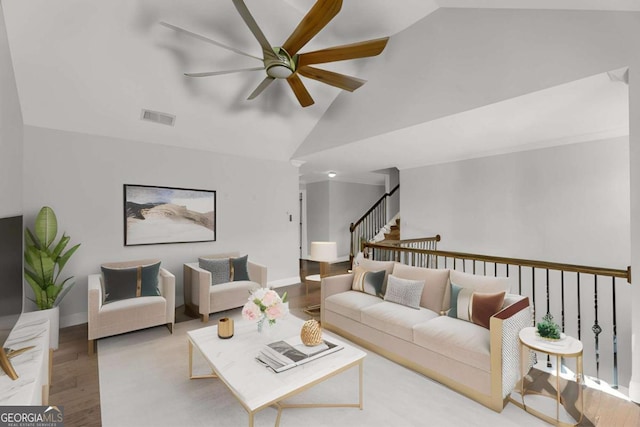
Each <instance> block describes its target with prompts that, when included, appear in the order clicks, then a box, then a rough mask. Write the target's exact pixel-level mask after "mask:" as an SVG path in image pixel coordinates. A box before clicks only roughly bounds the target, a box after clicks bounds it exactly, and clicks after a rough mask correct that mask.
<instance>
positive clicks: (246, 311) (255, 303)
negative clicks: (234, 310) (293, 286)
mask: <svg viewBox="0 0 640 427" xmlns="http://www.w3.org/2000/svg"><path fill="white" fill-rule="evenodd" d="M286 301H287V293H286V292H285V293H284V295H283V296H282V298H281V297H280V295H278V293H277V292H276V291H274V290H273V289H266V288H259V289H256V290H254V291H253V292H252V293H251V295H250V296H249V299H248V301H247V303H246V304H245V305H244V307H242V317H244V318H245V319H247V320H251V321H257V322H258V331H260V330H261V329H262V325H263V323H264V321H265V319H266V320H267V321H268V322H269V324H270V325H273V324H275V323H276V320H278V319H282V318H283V317H284V316H285V315H286V314H287V313H288V312H289V309H288V307H287V305H286V304H285V303H286Z"/></svg>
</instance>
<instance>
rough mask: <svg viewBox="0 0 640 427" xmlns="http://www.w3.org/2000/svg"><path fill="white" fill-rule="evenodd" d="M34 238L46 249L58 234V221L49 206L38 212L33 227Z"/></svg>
mask: <svg viewBox="0 0 640 427" xmlns="http://www.w3.org/2000/svg"><path fill="white" fill-rule="evenodd" d="M35 231H36V236H38V239H40V242H42V245H43V246H44V247H45V248H48V247H49V246H50V245H51V243H53V241H54V240H55V238H56V234H58V219H57V218H56V214H55V213H54V212H53V209H51V208H50V207H49V206H44V207H42V209H40V212H38V216H37V217H36V226H35Z"/></svg>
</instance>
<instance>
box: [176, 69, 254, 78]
mask: <svg viewBox="0 0 640 427" xmlns="http://www.w3.org/2000/svg"><path fill="white" fill-rule="evenodd" d="M258 70H264V67H253V68H238V69H237V70H223V71H208V72H205V73H184V75H185V76H187V77H209V76H221V75H223V74H231V73H239V72H241V71H258Z"/></svg>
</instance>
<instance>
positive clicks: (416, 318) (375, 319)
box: [362, 279, 438, 342]
mask: <svg viewBox="0 0 640 427" xmlns="http://www.w3.org/2000/svg"><path fill="white" fill-rule="evenodd" d="M390 280H391V279H390ZM436 317H438V313H435V312H433V311H431V310H429V309H426V308H421V307H420V308H418V310H415V309H412V308H409V307H406V306H404V305H399V304H394V303H391V302H386V301H383V302H382V303H380V304H375V305H372V306H369V307H366V308H364V309H362V323H363V324H365V325H368V326H370V327H372V328H375V329H377V330H379V331H382V332H385V333H387V334H389V335H393V336H396V337H398V338H401V339H403V340H406V341H410V342H411V341H413V326H414V325H416V324H418V323H422V322H426V321H428V320H430V319H434V318H436Z"/></svg>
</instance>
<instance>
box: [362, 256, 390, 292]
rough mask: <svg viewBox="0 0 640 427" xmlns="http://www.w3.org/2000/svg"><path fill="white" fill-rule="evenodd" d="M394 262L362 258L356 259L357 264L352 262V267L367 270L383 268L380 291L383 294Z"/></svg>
mask: <svg viewBox="0 0 640 427" xmlns="http://www.w3.org/2000/svg"><path fill="white" fill-rule="evenodd" d="M395 264H396V262H395V261H376V260H373V259H368V258H362V259H360V260H359V261H358V263H357V264H354V266H353V268H354V269H355V268H356V267H358V266H359V267H362V268H364V269H365V270H367V271H380V270H384V271H385V275H384V283H383V284H382V293H383V294H384V293H385V291H386V290H387V280H388V278H389V275H390V274H391V273H392V272H393V266H394V265H395Z"/></svg>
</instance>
